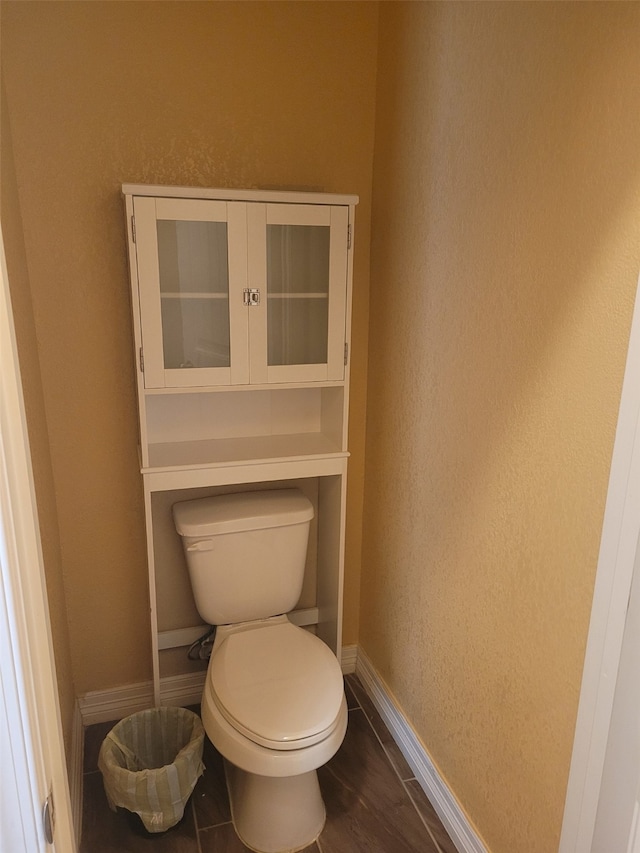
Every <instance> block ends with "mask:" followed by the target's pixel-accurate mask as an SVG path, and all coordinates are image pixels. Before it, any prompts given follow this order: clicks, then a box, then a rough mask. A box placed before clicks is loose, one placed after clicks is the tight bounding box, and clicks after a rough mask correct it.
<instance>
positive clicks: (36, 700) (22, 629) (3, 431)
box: [0, 231, 77, 853]
mask: <svg viewBox="0 0 640 853" xmlns="http://www.w3.org/2000/svg"><path fill="white" fill-rule="evenodd" d="M0 688H1V694H0V746H1V747H2V748H1V750H0V752H1V754H2V766H1V767H0V850H3V851H4V850H7V851H9V850H11V853H45V851H52V850H53V851H55V853H76V850H77V848H76V841H75V838H74V832H73V820H72V815H71V804H70V797H69V785H68V777H67V770H66V762H65V756H64V747H63V740H62V728H61V724H60V707H59V700H58V688H57V683H56V675H55V662H54V658H53V645H52V640H51V628H50V623H49V609H48V603H47V596H46V584H45V575H44V565H43V559H42V548H41V542H40V531H39V527H38V516H37V510H36V502H35V493H34V487H33V475H32V470H31V457H30V454H29V441H28V435H27V428H26V419H25V413H24V404H23V399H22V386H21V383H20V373H19V365H18V356H17V350H16V343H15V334H14V327H13V316H12V313H11V300H10V295H9V288H8V280H7V268H6V262H5V254H4V245H3V242H2V234H1V231H0ZM50 792H52V795H53V797H52V798H53V803H54V813H55V828H54V837H53V844H48V843H47V840H46V838H45V833H44V828H43V820H42V810H43V807H44V804H45V802H46V800H47V797H48V795H49V793H50Z"/></svg>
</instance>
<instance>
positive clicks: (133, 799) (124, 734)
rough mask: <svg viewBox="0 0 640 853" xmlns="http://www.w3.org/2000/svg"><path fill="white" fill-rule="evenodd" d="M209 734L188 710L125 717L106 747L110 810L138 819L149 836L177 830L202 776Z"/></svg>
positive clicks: (103, 758)
mask: <svg viewBox="0 0 640 853" xmlns="http://www.w3.org/2000/svg"><path fill="white" fill-rule="evenodd" d="M203 745H204V729H203V727H202V722H201V721H200V717H198V715H197V714H194V713H193V712H192V711H187V710H186V708H151V709H149V710H148V711H140V712H139V713H137V714H132V715H131V716H130V717H125V719H124V720H121V721H120V722H119V723H117V724H116V725H115V726H114V727H113V728H112V729H111V731H110V732H109V734H108V735H107V736H106V738H105V739H104V741H103V742H102V746H101V747H100V755H99V758H98V767H99V768H100V771H101V773H102V778H103V781H104V789H105V793H106V795H107V800H108V802H109V806H110V807H111V808H112V809H113V810H114V811H116V809H117V808H118V807H121V808H124V809H127V810H128V811H129V812H133V813H135V814H137V815H138V816H139V818H140V820H141V821H142V824H143V825H144V828H145V829H146V831H147V832H151V833H156V832H164V831H165V830H167V829H171V827H172V826H175V825H176V824H177V823H178V822H179V821H180V820H181V819H182V816H183V814H184V807H185V805H186V803H187V800H188V799H189V797H190V796H191V792H192V791H193V789H194V788H195V785H196V782H197V781H198V778H199V777H200V776H201V775H202V772H203V770H204V765H203V764H202V748H203Z"/></svg>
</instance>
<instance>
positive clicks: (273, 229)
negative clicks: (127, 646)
mask: <svg viewBox="0 0 640 853" xmlns="http://www.w3.org/2000/svg"><path fill="white" fill-rule="evenodd" d="M123 194H124V197H125V205H126V216H127V227H128V239H129V262H130V273H131V296H132V309H133V326H134V339H135V340H134V347H135V362H136V374H137V389H138V403H139V421H140V460H141V471H142V475H143V482H144V492H145V509H146V524H147V542H148V559H149V587H150V599H151V600H150V612H151V632H152V648H153V667H154V694H155V700H156V703H160V702H164V703H168V702H177V703H182V702H185V701H192V700H193V697H194V696H196V695H197V694H198V692H199V690H201V685H202V671H201V670H202V669H203V666H204V664H203V665H200V666H198V665H196V666H195V672H193V670H194V666H193V664H191V663H190V662H188V661H186V654H185V648H184V646H185V645H188V644H189V643H190V642H191V641H192V640H193V639H195V638H196V637H197V636H198V634H199V632H200V631H201V630H202V626H201V625H200V624H198V622H199V620H198V616H197V612H196V611H195V606H194V604H193V598H192V596H191V591H190V586H189V580H188V575H187V573H186V567H185V565H184V559H183V557H182V552H181V548H180V543H179V540H178V537H177V534H176V533H175V531H174V530H173V525H172V521H171V513H170V507H171V505H172V503H175V502H176V501H177V500H184V499H188V498H191V497H199V496H201V495H207V494H216V493H219V492H220V491H227V492H228V491H242V490H244V489H257V488H274V487H279V486H280V485H297V486H298V487H300V488H302V489H303V491H305V493H306V494H308V495H309V497H310V498H311V499H312V501H313V502H314V505H315V509H316V520H315V522H314V525H313V528H312V537H313V538H312V542H311V545H310V548H309V560H308V565H307V573H306V580H305V591H304V592H303V598H302V599H301V608H300V610H298V611H297V613H296V615H294V616H292V617H291V618H292V619H295V620H296V621H297V622H298V624H309V625H310V627H311V629H312V630H315V631H316V633H317V634H318V635H319V636H320V637H321V638H322V639H324V640H325V642H327V643H328V645H329V646H330V647H331V648H332V649H333V650H334V651H335V652H336V653H337V654H339V653H340V649H341V611H342V575H343V564H344V555H343V552H344V515H345V493H346V461H347V457H348V451H347V427H348V424H347V413H348V386H349V345H350V320H351V279H352V243H353V240H352V229H353V219H354V212H355V205H356V204H357V201H358V199H357V197H356V196H351V195H344V196H343V195H334V194H331V195H329V194H322V193H289V192H272V191H260V190H257V191H249V190H247V191H244V190H213V189H207V190H203V189H194V188H179V187H157V186H146V185H133V184H125V185H124V186H123Z"/></svg>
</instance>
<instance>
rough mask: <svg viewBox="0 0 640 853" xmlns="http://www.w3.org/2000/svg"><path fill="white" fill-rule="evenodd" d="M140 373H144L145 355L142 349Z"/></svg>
mask: <svg viewBox="0 0 640 853" xmlns="http://www.w3.org/2000/svg"><path fill="white" fill-rule="evenodd" d="M140 373H144V353H143V352H142V347H140Z"/></svg>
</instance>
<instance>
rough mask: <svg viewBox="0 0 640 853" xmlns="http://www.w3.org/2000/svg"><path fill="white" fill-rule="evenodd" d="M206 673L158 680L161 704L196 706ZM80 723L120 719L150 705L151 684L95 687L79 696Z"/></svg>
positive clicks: (144, 682) (88, 724)
mask: <svg viewBox="0 0 640 853" xmlns="http://www.w3.org/2000/svg"><path fill="white" fill-rule="evenodd" d="M205 675H206V673H205V672H193V673H188V674H187V675H174V676H169V677H167V678H162V679H160V701H161V703H162V704H163V705H181V706H185V705H197V704H198V703H199V702H200V699H201V697H202V690H203V688H204V679H205ZM78 705H79V708H80V713H81V715H82V723H83V725H85V726H91V725H93V724H94V723H106V722H110V721H111V720H122V719H123V717H128V716H129V715H130V714H135V713H136V712H137V711H144V710H146V709H147V708H152V707H153V683H152V682H151V681H142V682H140V683H138V684H128V685H126V686H125V687H115V688H113V689H112V690H96V691H93V692H92V693H85V695H84V696H81V697H80V698H79V699H78Z"/></svg>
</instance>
